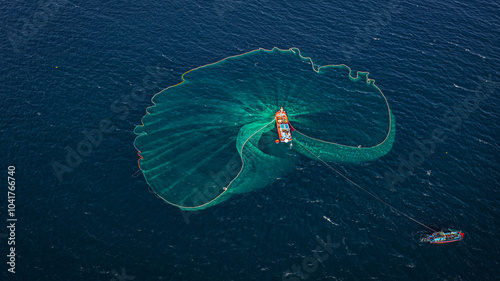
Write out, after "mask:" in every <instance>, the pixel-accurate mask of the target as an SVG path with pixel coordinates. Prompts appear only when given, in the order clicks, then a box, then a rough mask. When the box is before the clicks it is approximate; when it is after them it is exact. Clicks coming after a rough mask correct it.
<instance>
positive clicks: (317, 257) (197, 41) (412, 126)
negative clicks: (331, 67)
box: [0, 0, 500, 281]
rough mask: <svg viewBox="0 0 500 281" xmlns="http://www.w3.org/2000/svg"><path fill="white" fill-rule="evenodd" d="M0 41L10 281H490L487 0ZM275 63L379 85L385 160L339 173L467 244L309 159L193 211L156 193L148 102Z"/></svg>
mask: <svg viewBox="0 0 500 281" xmlns="http://www.w3.org/2000/svg"><path fill="white" fill-rule="evenodd" d="M0 25H1V29H0V30H1V32H0V86H1V87H0V95H1V100H0V115H1V117H2V125H1V126H0V131H1V135H0V136H1V143H2V147H3V149H2V153H1V158H0V163H1V165H0V167H1V169H0V170H1V171H2V175H1V178H2V181H3V182H4V184H3V185H2V190H0V194H1V196H0V215H1V218H2V221H3V222H2V223H1V224H2V225H3V226H2V225H0V256H1V257H2V258H0V261H1V264H2V266H1V272H0V279H1V280H23V281H24V280H51V281H57V280H65V281H66V280H105V281H110V280H113V281H124V280H498V278H499V277H498V276H499V274H500V258H499V257H500V235H498V232H499V231H500V225H499V221H500V204H499V203H500V193H499V184H500V172H499V171H500V166H499V159H500V147H499V144H498V143H497V142H496V140H497V139H498V137H499V124H500V116H499V110H498V109H499V107H500V99H499V90H500V78H499V74H500V39H499V38H500V28H499V26H500V4H499V2H498V1H493V0H485V1H476V0H471V1H464V0H461V1H457V0H453V1H452V0H438V1H434V2H430V1H426V2H422V1H415V0H410V1H398V0H389V1H376V0H365V1H287V2H285V1H253V0H249V1H226V0H216V1H154V0H149V1H116V0H111V1H94V0H90V1H67V0H41V1H14V2H4V3H3V4H2V5H1V6H0ZM275 46H276V47H279V48H282V49H288V48H291V47H297V48H299V49H300V50H301V51H302V52H303V54H304V55H307V56H310V57H311V58H312V59H313V60H314V61H315V62H316V63H317V64H319V65H322V64H346V65H348V66H349V67H351V68H352V69H353V70H355V71H368V72H370V78H373V79H375V80H376V85H377V86H378V87H379V88H380V89H381V90H382V91H383V93H384V94H385V95H386V96H387V98H388V100H389V103H390V105H391V109H392V111H393V114H394V116H395V118H396V122H397V127H396V130H397V132H396V140H395V142H394V146H393V149H392V150H391V151H390V152H389V153H388V154H387V155H385V156H384V157H382V158H379V159H377V160H375V161H372V162H366V163H357V164H344V163H332V165H333V166H334V167H335V168H336V169H338V170H339V171H341V172H342V173H344V174H345V175H347V176H348V177H349V178H351V179H352V180H353V181H355V182H356V183H358V184H360V185H361V186H363V187H364V188H366V189H367V190H369V191H370V192H372V193H374V194H376V195H377V196H379V197H380V198H382V199H384V200H386V201H387V202H389V203H390V204H391V205H393V206H394V207H395V208H397V209H399V210H402V211H404V212H406V213H407V214H409V215H410V216H412V217H414V218H415V219H417V220H419V221H421V222H422V223H424V224H426V225H428V226H430V227H431V228H433V229H437V230H440V229H444V228H448V227H450V228H454V229H461V230H463V231H464V232H465V237H464V240H463V241H460V242H458V243H451V244H446V245H430V244H428V243H425V242H424V241H422V238H423V237H425V235H426V234H428V233H429V232H430V230H428V229H426V228H425V227H423V226H421V225H419V224H417V223H415V222H413V221H411V220H409V219H408V218H406V217H404V216H402V215H400V214H398V213H397V212H395V211H394V210H393V209H391V208H389V207H386V206H385V205H383V204H381V203H380V202H378V201H376V200H374V199H373V198H371V197H370V196H368V195H367V194H366V193H363V192H362V191H360V190H359V189H357V188H356V187H354V186H353V185H351V184H350V183H349V182H348V181H346V180H345V179H343V178H342V177H340V176H338V175H336V174H335V173H333V172H332V171H331V170H329V169H328V168H327V167H326V166H324V165H323V164H322V163H321V162H319V161H314V160H312V159H307V158H304V159H303V160H302V161H301V162H300V163H299V164H298V165H297V167H296V169H295V170H294V171H293V172H292V173H291V174H289V175H288V176H287V177H284V178H280V179H278V180H276V181H275V182H274V183H273V184H272V185H270V186H268V187H267V188H264V189H260V190H256V191H254V192H251V193H246V194H242V195H239V196H234V197H232V198H231V199H230V200H228V201H226V202H224V203H222V204H219V205H217V206H215V207H212V208H209V209H206V210H203V211H199V212H191V213H189V212H181V211H180V210H179V209H177V208H175V207H173V206H170V205H168V204H166V203H164V202H163V201H162V200H161V199H158V198H157V197H155V196H154V194H153V193H151V191H150V190H149V188H148V185H147V184H146V182H145V180H144V178H143V177H142V175H140V173H139V174H138V173H137V171H138V166H137V159H138V156H137V151H136V150H135V148H134V146H133V141H134V138H135V137H136V136H135V135H134V133H133V129H134V127H135V126H136V125H139V124H140V122H141V118H142V116H143V115H144V114H145V112H146V111H145V110H146V108H147V107H148V106H151V105H152V103H151V101H150V99H151V97H152V96H153V95H154V94H155V93H157V92H158V91H160V90H161V89H163V88H166V87H168V86H170V85H174V84H177V83H179V82H180V81H181V75H182V73H184V72H186V71H188V70H190V69H192V68H195V67H198V66H200V65H205V64H208V63H212V62H215V61H218V60H220V59H223V58H225V57H228V56H232V55H238V54H241V53H244V52H248V51H251V50H254V49H258V48H266V49H270V48H272V47H275ZM292 121H293V120H292ZM9 166H15V176H14V178H15V182H16V190H15V218H16V219H17V221H16V224H15V232H14V233H15V243H16V244H15V273H11V272H8V271H7V270H8V269H9V268H10V265H8V264H7V262H8V259H9V258H8V257H7V255H9V254H10V247H11V246H9V245H8V241H9V240H8V237H9V236H10V235H12V234H11V232H10V231H9V230H8V229H7V225H8V222H7V221H6V220H7V219H8V218H9V217H8V200H7V199H8V198H7V191H8V189H7V187H8V186H7V183H6V182H7V177H8V175H7V168H8V167H9Z"/></svg>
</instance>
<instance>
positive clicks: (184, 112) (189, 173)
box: [134, 48, 395, 210]
mask: <svg viewBox="0 0 500 281" xmlns="http://www.w3.org/2000/svg"><path fill="white" fill-rule="evenodd" d="M182 78H183V82H182V83H179V84H177V85H174V86H171V87H169V88H167V89H165V90H163V91H161V92H160V93H158V94H156V95H155V96H154V97H153V99H152V101H153V103H154V106H152V107H149V108H148V109H147V114H146V115H145V116H144V117H143V119H142V125H140V126H137V127H136V128H135V131H134V132H135V133H136V134H137V135H138V136H137V138H136V140H135V143H134V144H135V146H136V148H137V150H138V151H139V155H140V160H139V165H140V168H141V170H142V172H143V174H144V177H145V178H146V181H147V182H148V184H149V186H150V187H151V188H152V190H153V191H154V192H155V193H156V194H157V195H158V196H159V197H161V198H162V199H163V200H165V201H166V202H168V203H169V204H172V205H175V206H177V207H179V208H181V209H183V210H199V209H204V208H207V207H210V206H213V205H216V204H218V203H220V202H222V201H224V200H227V199H228V198H230V197H231V196H232V195H234V194H238V193H246V192H249V191H252V190H254V189H258V188H263V187H266V186H270V185H271V183H272V182H273V181H275V180H276V179H277V178H280V177H283V176H285V175H286V174H287V173H289V172H291V171H293V169H294V166H295V164H296V163H297V161H299V159H300V157H304V156H305V157H309V158H311V159H316V160H318V158H319V159H321V160H323V161H326V162H360V161H370V160H374V159H376V158H378V157H381V156H383V155H384V154H386V153H387V152H388V151H389V150H390V149H391V147H392V143H393V141H394V136H395V121H394V117H393V115H392V113H391V111H390V109H389V105H388V103H387V100H386V98H385V96H384V95H383V94H382V92H381V91H380V89H379V88H378V87H376V86H375V85H374V81H373V80H370V79H368V73H362V72H358V73H357V75H356V77H354V76H352V74H351V70H350V69H349V68H348V67H347V66H345V65H330V66H323V67H318V66H316V65H314V64H313V61H312V60H311V59H310V58H307V57H304V56H302V55H301V54H300V51H299V50H298V49H296V48H292V49H289V50H281V49H277V48H274V49H272V50H264V49H259V50H255V51H251V52H248V53H245V54H242V55H238V56H233V57H229V58H226V59H223V60H221V61H219V62H216V63H213V64H209V65H205V66H202V67H198V68H196V69H193V70H191V71H188V72H186V73H185V74H184V75H183V77H182ZM280 107H283V108H284V109H285V110H286V112H287V114H288V116H289V120H290V123H291V124H292V126H293V127H294V129H295V131H293V132H292V137H293V141H292V142H291V143H287V144H285V143H279V144H275V142H274V140H275V139H277V138H278V135H277V130H276V122H275V120H274V114H275V113H276V111H278V110H279V109H280Z"/></svg>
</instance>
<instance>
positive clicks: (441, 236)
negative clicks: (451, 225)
mask: <svg viewBox="0 0 500 281" xmlns="http://www.w3.org/2000/svg"><path fill="white" fill-rule="evenodd" d="M463 238H464V233H463V232H462V231H460V230H453V229H449V231H448V232H444V231H442V230H441V231H439V232H434V233H433V234H431V235H427V239H429V242H430V243H431V244H444V243H450V242H456V241H460V240H462V239H463Z"/></svg>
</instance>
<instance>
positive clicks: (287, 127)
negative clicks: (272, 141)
mask: <svg viewBox="0 0 500 281" xmlns="http://www.w3.org/2000/svg"><path fill="white" fill-rule="evenodd" d="M275 118H276V128H277V129H278V136H279V139H277V140H276V143H280V142H285V143H288V142H291V141H292V131H293V130H294V129H293V127H292V125H291V124H290V121H289V120H288V116H287V115H286V111H284V110H283V107H282V108H281V109H280V110H279V111H278V112H276V114H275Z"/></svg>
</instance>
